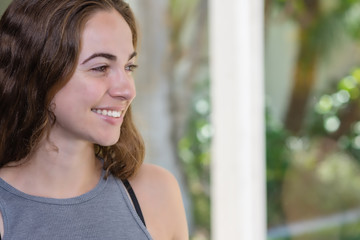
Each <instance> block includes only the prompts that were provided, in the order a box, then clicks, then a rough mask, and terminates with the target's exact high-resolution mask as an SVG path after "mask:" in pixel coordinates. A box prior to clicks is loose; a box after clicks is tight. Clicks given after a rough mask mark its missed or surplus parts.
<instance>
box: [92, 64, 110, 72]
mask: <svg viewBox="0 0 360 240" xmlns="http://www.w3.org/2000/svg"><path fill="white" fill-rule="evenodd" d="M108 68H109V66H107V65H103V66H99V67H95V68H92V69H91V70H92V71H95V72H106V70H107V69H108Z"/></svg>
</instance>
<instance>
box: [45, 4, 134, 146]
mask: <svg viewBox="0 0 360 240" xmlns="http://www.w3.org/2000/svg"><path fill="white" fill-rule="evenodd" d="M135 55H136V54H135V52H134V47H133V44H132V33H131V30H130V28H129V26H128V24H127V23H126V21H125V20H124V19H123V17H122V16H121V15H120V14H119V13H118V12H116V11H115V10H113V11H99V12H97V13H95V14H94V15H93V16H92V17H91V18H90V19H89V21H88V22H87V23H86V25H85V28H84V31H83V34H82V38H81V51H80V56H79V61H78V65H77V67H76V70H75V73H74V75H73V76H72V77H71V79H70V80H69V82H68V83H67V84H66V85H65V86H64V87H63V88H62V89H60V91H59V92H58V93H57V94H56V95H55V97H54V99H53V101H52V103H53V104H52V105H54V109H53V111H54V114H55V116H56V123H55V125H54V127H53V128H52V130H51V133H50V136H51V137H52V138H54V139H55V137H56V138H59V137H60V138H65V140H66V141H68V140H75V141H87V142H91V143H96V144H99V145H102V146H109V145H113V144H115V143H116V142H117V141H118V139H119V136H120V127H121V124H122V122H123V119H124V115H125V112H126V110H127V109H128V107H129V105H130V103H131V102H132V100H133V99H134V97H135V95H136V93H135V85H134V81H133V77H132V71H133V70H134V68H135V67H136V65H135Z"/></svg>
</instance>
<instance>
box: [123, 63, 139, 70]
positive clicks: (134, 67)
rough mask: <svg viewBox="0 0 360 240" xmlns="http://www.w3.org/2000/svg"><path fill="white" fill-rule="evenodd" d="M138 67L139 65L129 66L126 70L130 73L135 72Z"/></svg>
mask: <svg viewBox="0 0 360 240" xmlns="http://www.w3.org/2000/svg"><path fill="white" fill-rule="evenodd" d="M137 67H138V65H135V64H130V65H128V66H126V67H125V70H126V71H129V72H133V71H135V69H136V68H137Z"/></svg>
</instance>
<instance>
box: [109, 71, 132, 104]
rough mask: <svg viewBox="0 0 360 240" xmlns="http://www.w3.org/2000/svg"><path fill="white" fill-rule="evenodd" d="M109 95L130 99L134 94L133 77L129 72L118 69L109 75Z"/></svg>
mask: <svg viewBox="0 0 360 240" xmlns="http://www.w3.org/2000/svg"><path fill="white" fill-rule="evenodd" d="M109 80H110V87H109V90H108V92H109V95H110V96H111V97H114V98H121V99H123V100H127V101H131V100H133V99H134V98H135V96H136V89H135V83H134V79H133V77H132V75H131V72H126V71H125V70H118V71H117V72H116V73H115V74H114V75H113V76H111V77H110V79H109Z"/></svg>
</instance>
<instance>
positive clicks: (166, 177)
mask: <svg viewBox="0 0 360 240" xmlns="http://www.w3.org/2000/svg"><path fill="white" fill-rule="evenodd" d="M131 181H133V182H134V183H135V182H136V183H138V184H141V185H143V184H146V185H154V186H161V187H174V185H178V183H177V181H176V179H175V177H174V176H173V175H172V174H171V173H170V172H169V171H168V170H166V169H164V168H162V167H159V166H157V165H153V164H143V165H142V166H141V167H140V169H139V171H138V172H137V174H136V175H135V176H134V177H132V178H131Z"/></svg>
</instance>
